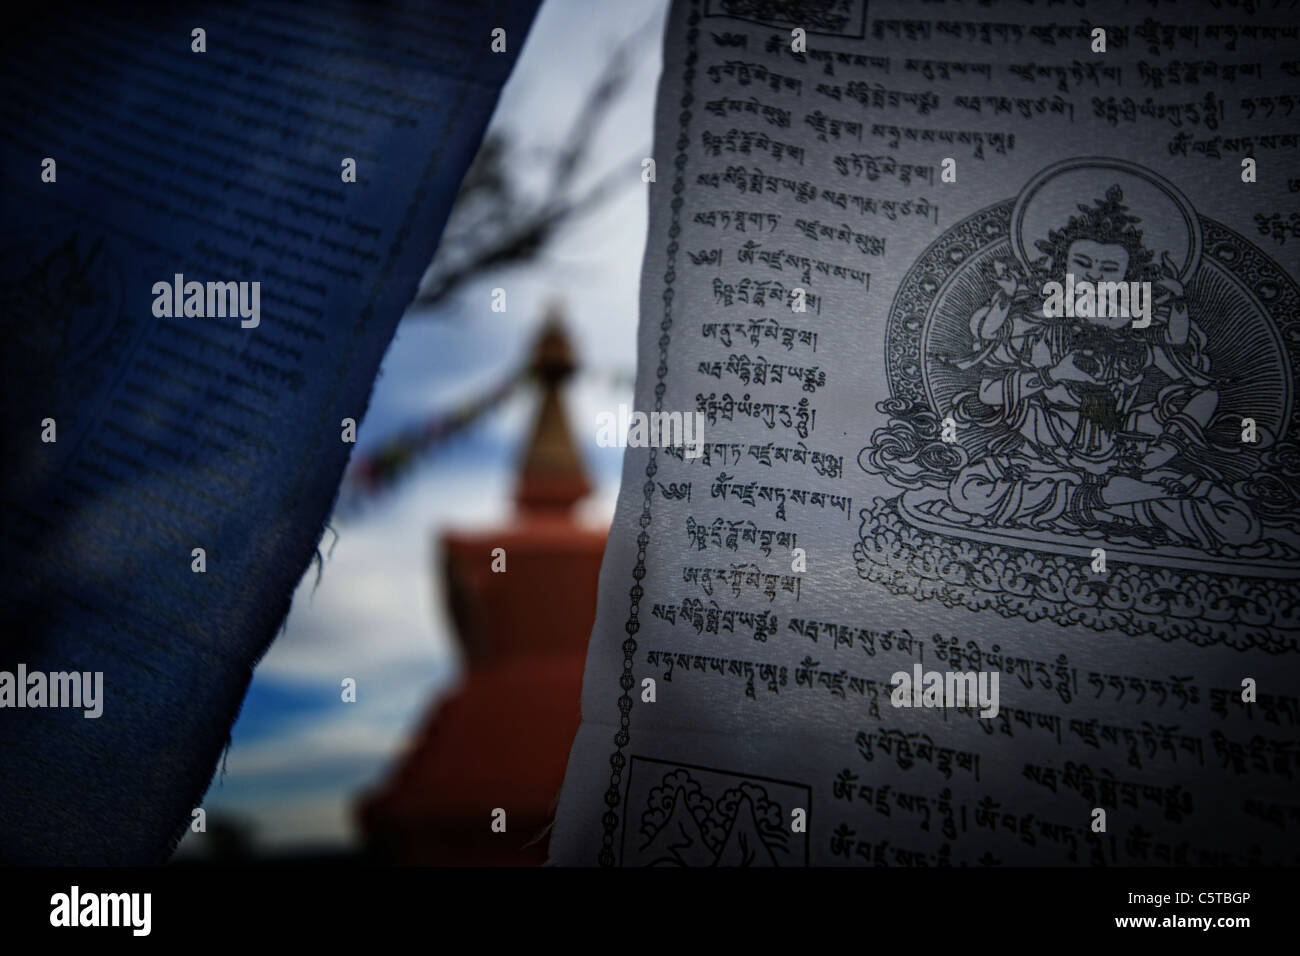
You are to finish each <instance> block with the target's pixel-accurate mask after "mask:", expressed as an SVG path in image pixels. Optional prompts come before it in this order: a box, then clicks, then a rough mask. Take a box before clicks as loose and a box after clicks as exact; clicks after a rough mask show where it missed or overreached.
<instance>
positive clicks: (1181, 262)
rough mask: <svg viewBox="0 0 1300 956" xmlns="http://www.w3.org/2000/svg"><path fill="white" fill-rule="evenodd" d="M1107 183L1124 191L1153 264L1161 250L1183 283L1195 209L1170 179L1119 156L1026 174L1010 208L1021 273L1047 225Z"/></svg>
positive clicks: (1196, 242)
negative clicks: (1023, 183) (1136, 218)
mask: <svg viewBox="0 0 1300 956" xmlns="http://www.w3.org/2000/svg"><path fill="white" fill-rule="evenodd" d="M1111 186H1119V187H1120V189H1122V190H1123V191H1124V205H1125V206H1127V207H1128V211H1129V215H1132V216H1137V217H1138V219H1139V220H1140V221H1139V222H1138V223H1136V226H1137V228H1138V229H1140V230H1141V231H1142V244H1143V245H1144V246H1146V248H1148V249H1150V250H1151V252H1152V253H1154V254H1155V261H1156V262H1157V263H1159V262H1160V261H1161V259H1162V256H1163V254H1164V253H1166V252H1167V253H1169V257H1170V258H1171V259H1172V260H1173V261H1174V264H1175V265H1176V267H1177V268H1178V279H1179V280H1180V281H1182V282H1186V281H1187V280H1188V279H1189V278H1190V277H1191V275H1192V273H1193V272H1195V271H1196V266H1197V264H1198V263H1199V262H1200V259H1201V224H1200V220H1199V219H1198V218H1197V215H1196V210H1195V209H1194V208H1192V204H1191V203H1190V202H1189V201H1188V199H1187V197H1186V196H1184V195H1183V194H1182V193H1181V192H1180V191H1179V190H1178V189H1177V188H1176V187H1175V186H1174V184H1173V183H1171V182H1169V180H1167V179H1165V178H1164V177H1163V176H1160V175H1158V174H1156V173H1153V172H1152V171H1151V170H1149V169H1146V168H1145V167H1142V166H1139V165H1137V164H1136V163H1130V162H1127V161H1125V160H1122V159H1110V158H1107V157H1104V156H1084V157H1080V158H1079V159H1067V160H1065V161H1064V162H1060V163H1055V164H1053V165H1051V166H1048V167H1047V168H1046V169H1044V170H1043V171H1042V172H1040V173H1039V174H1038V175H1037V176H1035V177H1034V178H1033V179H1031V180H1030V181H1029V182H1028V183H1027V184H1026V185H1025V188H1024V189H1023V190H1021V192H1020V195H1019V196H1017V197H1016V205H1015V207H1014V208H1013V209H1012V210H1011V247H1012V250H1013V251H1014V252H1015V254H1016V258H1017V259H1018V260H1019V261H1020V264H1021V265H1022V266H1023V267H1024V268H1025V270H1026V271H1027V272H1029V273H1030V274H1033V271H1034V270H1033V266H1032V263H1033V262H1034V260H1035V259H1037V258H1040V256H1041V253H1039V252H1038V247H1037V246H1036V245H1035V242H1036V241H1037V240H1039V239H1046V238H1047V233H1048V230H1049V229H1061V228H1063V227H1064V226H1065V225H1066V223H1068V222H1069V221H1070V217H1071V216H1077V215H1079V206H1081V205H1082V206H1091V205H1093V204H1094V203H1095V202H1097V200H1099V199H1102V198H1103V197H1104V196H1105V195H1106V190H1108V189H1109V188H1110V187H1111Z"/></svg>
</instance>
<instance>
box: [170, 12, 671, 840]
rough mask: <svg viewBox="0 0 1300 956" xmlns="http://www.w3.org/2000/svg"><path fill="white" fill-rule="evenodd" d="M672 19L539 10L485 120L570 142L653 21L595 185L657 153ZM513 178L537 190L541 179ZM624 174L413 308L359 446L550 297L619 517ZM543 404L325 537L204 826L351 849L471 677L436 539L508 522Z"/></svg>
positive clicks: (627, 349)
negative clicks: (343, 685) (608, 427)
mask: <svg viewBox="0 0 1300 956" xmlns="http://www.w3.org/2000/svg"><path fill="white" fill-rule="evenodd" d="M665 12H666V3H665V2H664V0H622V2H617V3H609V4H592V3H590V2H589V0H546V2H545V3H543V5H542V8H541V10H540V12H539V13H538V17H537V20H536V23H535V24H534V28H533V30H532V32H531V34H530V35H529V38H528V41H527V43H526V44H525V47H524V51H523V55H522V56H521V58H520V60H519V63H518V65H517V67H516V70H515V72H514V75H513V76H512V77H511V79H510V81H509V83H508V85H507V86H506V89H505V91H504V93H503V95H502V99H501V103H500V104H499V106H498V108H497V112H496V114H495V115H494V117H493V120H492V124H493V125H494V126H496V127H499V128H505V129H508V130H511V131H518V134H519V136H520V137H521V138H522V141H523V142H524V143H525V144H526V145H527V146H529V147H537V148H543V147H553V146H556V145H559V138H560V137H562V136H563V135H564V134H565V133H566V131H567V129H568V126H569V122H570V120H571V118H572V116H573V114H574V113H575V112H576V111H577V109H578V107H579V105H580V104H581V103H582V101H583V98H584V97H585V95H586V93H587V90H588V89H589V88H590V86H591V85H592V83H593V82H594V81H595V79H596V77H597V75H598V74H599V72H600V70H601V68H602V66H603V65H604V62H605V57H606V54H607V52H608V51H609V50H611V49H612V48H613V47H614V46H615V44H617V43H618V42H619V41H621V40H622V39H624V38H625V37H627V36H629V35H630V34H633V33H636V32H638V30H639V28H641V27H642V26H643V25H645V29H644V30H641V31H640V40H641V42H640V45H639V47H638V53H637V64H636V68H635V73H634V76H633V80H632V83H631V86H630V89H629V90H628V92H627V93H626V94H625V95H624V97H623V98H622V99H621V100H620V101H619V103H618V105H617V106H616V108H615V109H614V110H613V111H612V112H611V114H610V116H609V117H608V118H607V120H606V121H605V125H604V126H602V128H601V129H600V131H599V132H598V134H597V138H596V143H595V146H594V149H593V152H592V155H593V157H594V159H595V161H594V163H593V168H592V169H591V170H589V171H588V174H587V175H588V176H589V177H590V178H591V179H595V178H597V177H599V176H600V175H601V174H603V173H604V172H606V171H607V170H609V169H612V168H614V167H616V166H618V165H620V164H623V163H625V162H627V161H628V160H629V159H636V158H638V157H642V156H648V155H650V144H651V131H652V116H653V108H654V93H655V86H656V83H657V81H658V75H659V64H660V49H659V44H660V40H661V36H662V27H663V15H664V13H665ZM519 162H521V163H527V162H528V160H527V159H526V158H523V159H520V160H519ZM518 172H519V174H520V177H521V179H523V180H524V181H525V182H527V179H528V176H529V174H530V172H531V170H530V169H529V168H519V169H518ZM633 176H634V178H635V179H636V182H634V183H633V184H631V185H630V186H629V188H628V189H627V190H626V191H624V192H622V193H620V194H619V195H618V197H617V199H616V200H615V201H613V202H611V203H610V204H608V205H607V206H606V207H603V208H602V209H601V210H599V211H598V212H597V213H594V214H592V215H589V216H587V217H585V218H584V219H583V220H582V221H581V223H580V224H578V225H575V226H574V227H573V228H571V229H570V230H569V231H568V232H567V233H566V234H565V235H564V236H563V237H561V238H560V239H559V240H558V241H557V242H556V243H555V245H554V246H553V247H552V248H550V249H549V250H548V251H547V252H546V254H545V255H544V256H543V258H542V259H540V260H539V261H538V262H536V263H533V264H530V265H529V266H528V267H526V268H523V269H518V270H512V271H509V272H505V273H500V274H497V275H493V276H489V277H485V279H484V280H483V281H481V282H479V283H476V284H474V285H471V286H468V287H465V288H463V289H461V290H460V292H459V293H457V295H456V296H455V299H454V301H452V302H450V303H449V304H448V305H446V306H444V307H441V308H440V309H439V311H438V312H437V314H436V315H430V316H421V315H414V314H413V315H408V317H407V318H406V319H405V320H404V321H403V323H402V325H401V326H400V328H399V330H398V333H397V337H396V339H395V340H394V342H393V344H392V346H391V348H390V349H389V352H388V355H387V357H386V358H385V360H384V365H383V368H382V371H381V374H380V378H379V381H378V383H377V384H376V387H375V391H374V395H373V397H372V400H371V406H370V410H369V412H368V413H367V416H366V418H365V420H364V422H363V423H362V426H361V429H360V431H359V433H358V449H360V450H364V449H365V448H366V447H368V446H371V445H373V443H374V442H376V441H379V440H382V439H384V438H386V437H387V436H389V435H390V434H392V432H393V431H394V430H395V429H398V428H400V427H401V426H402V425H404V424H406V423H408V422H410V421H411V420H412V419H418V418H419V417H421V416H422V415H424V414H428V413H430V412H433V411H436V410H439V409H444V408H447V407H448V406H450V405H452V404H454V403H456V402H457V401H461V400H464V399H466V398H468V397H471V396H474V395H476V394H478V393H479V392H481V391H483V390H484V389H486V388H489V387H491V386H492V385H493V384H495V383H496V382H497V381H498V380H500V379H501V378H502V377H503V376H504V375H505V374H507V373H508V372H509V371H510V370H511V369H512V368H514V367H515V366H516V365H517V364H518V363H519V362H520V361H521V359H522V358H523V357H524V355H525V353H526V351H527V349H528V347H529V345H530V344H531V341H532V339H533V336H534V335H535V334H536V330H537V327H538V323H539V321H540V319H541V317H542V314H543V312H544V310H545V308H546V305H547V304H548V303H549V302H552V301H558V302H560V303H561V304H562V309H563V314H564V317H565V320H566V323H567V327H568V329H569V332H570V335H571V337H572V339H573V341H574V344H575V346H576V349H577V351H578V353H579V356H580V359H581V361H582V363H583V366H584V367H585V368H587V369H590V370H591V372H592V373H591V374H587V375H583V376H579V377H578V378H577V379H576V380H575V381H574V382H573V384H572V386H571V387H570V389H569V391H568V395H567V400H568V403H569V412H570V421H571V424H572V426H573V431H574V434H575V437H577V439H578V441H579V444H580V446H581V449H582V451H583V453H584V455H585V456H586V460H587V463H588V467H589V471H590V475H591V478H592V479H593V483H594V484H595V485H596V488H597V490H596V493H595V494H594V495H593V496H592V498H591V499H590V500H589V501H588V502H587V503H586V504H585V505H584V507H583V509H582V511H581V513H580V516H581V519H582V520H584V521H587V522H589V523H591V524H594V525H606V524H608V521H609V518H610V517H611V515H612V514H613V504H614V497H615V494H616V492H617V486H618V472H619V466H620V462H621V450H620V449H617V448H599V447H597V446H596V444H595V422H596V415H597V414H598V413H599V412H601V411H607V410H614V409H616V408H617V406H618V404H619V403H620V402H629V403H630V401H631V389H630V386H628V385H618V384H612V383H611V381H610V379H609V377H608V375H602V374H599V373H630V372H631V371H632V369H633V368H634V365H635V333H636V317H637V295H638V287H639V283H640V265H641V253H642V249H643V246H644V242H645V231H646V192H645V190H646V188H647V187H646V186H644V185H643V184H641V183H640V181H639V176H638V175H637V174H636V173H634V174H633ZM578 185H579V186H580V185H581V183H579V184H578ZM494 286H500V287H502V288H505V289H506V290H507V305H508V308H507V311H506V312H505V313H493V312H492V311H491V309H490V295H491V289H492V288H493V287H494ZM534 408H535V400H534V394H533V393H532V392H531V391H528V390H526V391H524V392H521V393H520V394H517V395H515V396H514V397H512V398H511V399H510V400H508V401H507V402H505V403H504V404H503V405H502V406H501V407H499V408H498V409H497V410H496V411H495V412H494V413H492V414H491V415H490V416H488V417H487V418H486V419H485V420H483V421H482V422H481V423H480V424H479V426H478V427H477V428H475V429H474V430H472V431H471V432H470V433H467V434H465V435H462V436H460V437H458V438H455V439H453V440H452V441H451V442H450V443H449V444H448V445H447V446H445V447H444V448H443V449H442V450H441V451H440V453H438V454H437V455H436V456H434V457H433V458H431V459H430V460H429V462H428V463H427V464H426V465H425V466H424V467H422V468H420V469H419V470H418V471H417V472H416V473H415V474H414V475H413V476H412V477H411V478H410V479H409V480H408V481H407V482H405V483H404V484H402V485H401V486H399V487H398V488H397V489H396V490H394V491H393V492H392V493H391V494H389V495H388V496H386V497H385V498H383V499H381V500H380V501H378V502H376V503H374V504H373V505H372V506H370V507H369V508H367V509H366V510H365V511H364V512H363V513H362V514H361V515H360V516H356V517H352V518H349V519H347V520H343V519H341V518H337V517H336V519H335V522H334V528H335V530H336V531H337V533H338V537H337V541H335V540H334V536H333V535H332V534H330V533H329V532H327V533H326V535H325V538H324V540H323V541H322V544H321V547H322V550H329V548H330V546H331V544H333V551H332V554H331V556H330V557H329V559H328V560H327V561H326V563H325V566H324V572H323V575H322V577H321V579H320V583H319V586H317V584H316V573H315V571H314V570H312V571H309V572H308V574H307V576H306V577H305V578H304V580H303V582H302V583H301V584H300V586H299V588H298V590H297V592H296V594H295V597H294V603H293V609H292V611H291V613H290V615H289V619H288V623H287V628H286V630H285V632H284V633H283V634H282V635H281V636H280V637H279V638H277V639H276V641H275V643H274V644H272V646H271V649H270V651H269V652H268V653H267V655H266V657H265V658H263V660H262V661H261V663H260V664H259V665H258V667H257V670H256V673H255V676H254V679H253V684H252V687H251V689H250V691H249V694H248V697H247V699H246V701H245V703H244V708H243V711H242V713H241V715H240V718H239V721H238V722H237V723H236V725H235V728H234V731H233V736H232V746H231V748H230V751H229V753H228V754H227V758H226V761H225V770H224V773H222V772H220V771H219V772H218V774H217V777H216V778H215V779H214V781H213V784H212V786H211V788H210V789H209V791H208V794H207V796H206V797H205V799H204V802H203V806H204V808H205V809H206V810H207V812H208V815H209V818H211V817H213V816H215V815H216V814H223V815H230V816H237V817H239V818H241V819H242V820H244V821H246V822H247V823H249V824H251V825H252V827H253V828H254V836H255V838H256V840H257V842H258V844H259V845H260V846H261V847H263V848H264V849H267V850H285V849H289V848H291V847H292V846H293V845H303V844H312V845H315V846H320V845H322V844H332V845H346V844H349V843H351V842H352V841H353V840H354V839H355V837H356V835H355V833H354V832H353V825H352V820H351V807H352V804H353V802H354V801H355V799H356V797H357V796H358V794H359V793H361V792H363V791H364V790H366V789H368V788H370V787H372V786H374V785H375V784H377V783H378V782H379V781H381V780H382V779H383V777H384V776H385V775H386V773H387V771H388V769H389V767H390V765H391V763H392V762H393V760H394V759H395V757H396V756H397V755H398V754H399V753H400V751H401V747H402V745H403V743H404V742H405V741H406V740H407V738H408V737H409V735H410V734H411V732H412V730H413V729H414V728H415V727H416V725H417V723H418V721H419V720H420V718H421V716H422V715H423V713H424V712H425V709H426V708H427V707H428V705H429V704H430V702H431V701H433V700H435V699H437V698H439V697H441V696H443V695H445V694H446V692H447V691H448V690H449V689H450V688H452V687H454V686H455V683H456V681H457V679H458V677H459V674H460V661H459V659H458V655H457V650H456V647H455V645H454V637H453V635H452V633H451V630H450V623H449V621H448V618H447V614H446V611H445V608H444V604H443V593H442V590H441V581H440V580H439V578H438V576H437V568H438V566H439V565H438V558H439V555H438V553H437V550H436V549H437V538H438V536H439V534H440V533H441V532H443V531H445V530H447V529H449V528H463V529H482V528H485V527H490V526H492V525H494V524H497V523H500V522H504V521H505V520H507V519H508V517H509V514H510V510H511V507H512V504H511V492H512V481H513V476H514V465H515V458H516V456H517V455H518V453H519V450H520V448H519V445H520V442H521V440H522V439H523V438H524V437H525V434H526V431H527V428H528V425H529V424H530V422H531V418H532V415H533V414H534ZM345 677H352V678H355V679H356V681H357V688H358V690H357V702H356V703H355V704H345V703H343V702H342V701H341V699H340V682H341V681H342V680H343V678H345ZM203 850H204V836H203V835H200V834H189V835H188V836H187V837H186V840H185V841H184V842H183V843H182V845H181V849H180V851H179V853H180V855H181V856H189V855H201V854H202V852H203Z"/></svg>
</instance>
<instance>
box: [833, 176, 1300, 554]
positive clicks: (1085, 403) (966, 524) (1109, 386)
mask: <svg viewBox="0 0 1300 956" xmlns="http://www.w3.org/2000/svg"><path fill="white" fill-rule="evenodd" d="M1211 239H1212V240H1213V242H1212V245H1211V244H1210V240H1211ZM1051 283H1059V286H1057V287H1054V286H1052V285H1050V284H1051ZM1099 283H1123V284H1124V288H1125V299H1127V292H1128V291H1129V290H1130V289H1131V290H1132V291H1133V292H1134V293H1136V292H1137V291H1138V288H1139V286H1138V285H1134V284H1144V285H1142V286H1141V288H1143V289H1144V290H1146V291H1147V292H1148V293H1149V298H1148V299H1146V300H1145V301H1146V313H1145V314H1138V313H1135V311H1134V310H1133V309H1131V308H1129V309H1124V308H1119V309H1116V308H1113V306H1114V305H1115V302H1116V300H1115V299H1114V298H1113V297H1112V299H1111V302H1110V305H1111V306H1112V307H1111V308H1109V309H1108V308H1105V307H1103V297H1102V296H1098V297H1097V299H1096V305H1095V306H1094V305H1093V303H1091V302H1090V303H1088V305H1087V306H1086V307H1084V306H1083V305H1082V304H1081V306H1080V308H1079V309H1077V310H1076V309H1075V308H1073V307H1072V305H1073V304H1071V307H1070V308H1066V309H1062V308H1061V307H1060V305H1061V302H1060V294H1059V292H1057V291H1056V290H1057V289H1059V288H1064V289H1066V290H1067V292H1066V297H1068V296H1069V295H1070V292H1069V291H1068V290H1071V289H1073V288H1076V287H1080V286H1081V284H1082V285H1087V286H1089V287H1096V286H1097V284H1099ZM1102 288H1103V289H1105V288H1106V287H1105V286H1102ZM1049 290H1051V292H1052V295H1055V296H1056V301H1055V302H1054V303H1051V307H1049V299H1050V298H1051V296H1050V295H1049ZM1296 295H1297V289H1296V286H1295V283H1294V282H1293V281H1292V280H1290V279H1289V277H1287V276H1286V275H1285V273H1283V272H1282V270H1280V269H1279V268H1278V267H1277V266H1276V265H1275V264H1273V263H1271V262H1270V261H1269V260H1268V259H1267V258H1266V257H1265V256H1264V255H1263V254H1262V253H1260V252H1259V251H1258V250H1257V249H1256V248H1255V247H1254V246H1253V245H1251V244H1250V243H1248V242H1247V241H1246V240H1244V239H1243V238H1242V237H1240V236H1238V235H1237V234H1236V233H1233V232H1231V231H1230V230H1227V229H1226V228H1224V227H1222V226H1220V225H1219V224H1217V223H1214V222H1213V221H1212V220H1207V219H1204V218H1203V217H1201V216H1199V215H1198V214H1197V213H1196V211H1195V210H1194V209H1193V208H1192V206H1191V204H1190V203H1189V202H1188V200H1187V198H1186V197H1185V196H1183V194H1182V193H1181V192H1179V191H1178V190H1177V189H1176V188H1175V187H1174V186H1173V185H1172V184H1171V183H1169V182H1168V181H1166V180H1164V179H1163V178H1162V177H1159V176H1157V175H1156V174H1154V173H1153V172H1151V171H1150V170H1147V169H1145V168H1143V167H1140V166H1136V165H1134V164H1131V163H1127V162H1123V161H1120V160H1109V159H1101V158H1090V159H1083V160H1073V161H1069V162H1066V163H1060V164H1057V165H1056V166H1053V167H1049V168H1048V169H1046V170H1044V171H1043V172H1041V173H1040V174H1038V176H1036V177H1035V178H1034V179H1033V180H1031V181H1030V183H1029V184H1027V185H1026V187H1025V189H1024V190H1022V192H1021V193H1020V195H1019V196H1018V197H1016V198H1015V199H1014V200H1007V201H1006V202H1004V203H1001V204H999V205H998V206H995V207H990V209H987V210H984V211H983V212H981V213H978V214H976V215H975V216H972V217H970V218H969V219H967V220H965V221H963V222H962V223H960V224H958V225H957V226H955V227H953V229H951V230H949V232H948V233H946V234H945V235H944V236H943V237H941V238H940V239H939V240H938V241H936V243H935V244H934V245H933V246H932V247H931V248H930V249H929V250H927V252H926V253H925V254H924V255H923V257H922V259H921V260H919V261H918V262H917V264H916V265H915V266H914V267H913V269H912V270H911V271H910V272H909V273H908V275H907V276H906V277H905V278H904V281H903V283H902V285H901V287H900V289H899V292H898V294H897V296H896V298H895V302H894V307H893V310H892V311H891V321H890V327H889V332H888V342H887V349H888V354H887V368H888V370H889V379H890V386H891V397H890V398H889V399H888V400H887V401H885V402H882V403H880V405H879V406H878V411H880V412H882V413H884V414H886V415H887V416H888V417H889V422H888V424H887V425H886V426H885V427H883V428H879V429H876V430H875V432H874V433H873V434H872V436H871V440H870V442H871V443H870V444H869V445H868V446H867V447H865V448H864V449H863V450H862V454H861V455H860V456H859V462H860V464H861V465H862V467H863V468H864V469H865V470H867V471H868V472H871V473H874V474H879V475H882V476H884V477H885V478H886V479H887V480H888V481H890V483H891V484H893V485H895V486H897V487H898V488H900V489H901V490H902V492H903V493H902V494H901V495H900V496H899V498H898V499H897V500H896V501H895V502H894V506H895V511H896V512H897V514H898V516H899V518H901V520H902V521H903V522H904V523H907V524H910V525H912V526H914V527H917V528H924V529H929V530H934V531H941V532H943V533H946V534H950V535H956V536H957V537H964V538H968V539H973V540H979V541H994V542H1004V543H1007V544H1011V545H1019V546H1020V547H1027V548H1033V549H1036V550H1044V549H1046V550H1053V549H1055V550H1058V551H1061V550H1065V551H1069V550H1074V551H1077V550H1078V549H1080V548H1082V549H1083V550H1085V551H1086V550H1088V549H1091V548H1093V547H1094V546H1097V545H1101V546H1103V547H1113V548H1118V549H1120V551H1121V552H1122V553H1123V554H1127V555H1129V556H1133V555H1144V554H1150V553H1151V552H1157V553H1159V554H1160V555H1162V557H1166V558H1169V559H1172V560H1173V561H1174V563H1175V564H1178V565H1179V566H1182V567H1219V566H1222V565H1223V562H1225V561H1227V562H1229V563H1230V564H1231V566H1232V567H1233V570H1235V571H1238V572H1241V573H1267V574H1274V573H1279V574H1283V575H1287V576H1295V575H1297V574H1300V533H1298V531H1300V529H1298V528H1297V524H1300V520H1298V519H1300V480H1298V479H1300V474H1298V472H1297V464H1298V463H1300V447H1298V446H1296V445H1295V444H1294V443H1293V442H1291V441H1289V440H1288V439H1287V436H1286V430H1287V424H1288V422H1289V418H1290V413H1291V403H1292V392H1291V389H1292V381H1293V371H1294V367H1295V356H1294V355H1293V353H1292V351H1291V349H1293V348H1294V347H1295V345H1296V344H1297V341H1300V337H1298V336H1296V335H1295V334H1294V332H1292V333H1291V334H1290V335H1284V333H1283V329H1282V326H1283V325H1284V324H1285V323H1286V322H1290V321H1294V315H1288V314H1287V313H1285V312H1283V311H1282V310H1280V309H1278V308H1277V307H1278V306H1279V305H1280V304H1282V302H1283V301H1284V300H1289V301H1291V302H1292V303H1293V304H1294V303H1295V302H1296V301H1297V300H1296V299H1295V296H1296ZM1134 301H1135V302H1136V301H1141V300H1140V299H1137V298H1135V299H1134ZM945 425H947V428H946V429H945V427H944V426H945ZM945 431H946V433H947V434H946V436H945ZM945 437H946V439H947V440H945ZM1252 567H1253V568H1254V569H1255V570H1254V571H1252V570H1250V568H1252Z"/></svg>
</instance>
